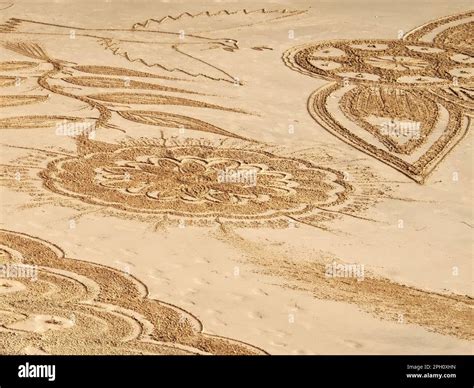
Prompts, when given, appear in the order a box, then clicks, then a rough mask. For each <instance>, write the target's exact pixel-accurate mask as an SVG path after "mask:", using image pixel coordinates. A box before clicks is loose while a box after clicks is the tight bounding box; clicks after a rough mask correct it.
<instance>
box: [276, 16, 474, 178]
mask: <svg viewBox="0 0 474 388" xmlns="http://www.w3.org/2000/svg"><path fill="white" fill-rule="evenodd" d="M473 20H474V12H469V13H465V14H462V15H456V16H451V17H447V18H444V19H440V20H437V21H434V22H431V23H428V24H426V25H424V26H421V27H419V28H417V29H415V30H413V31H412V32H410V33H408V34H406V35H404V36H403V37H402V38H401V39H399V40H344V41H341V40H338V41H326V42H320V43H315V44H307V45H304V46H299V47H294V48H292V49H290V50H288V51H287V52H286V53H285V54H284V57H283V59H284V61H285V63H286V64H287V65H288V66H289V67H290V68H292V69H294V70H296V71H299V72H301V73H303V74H306V75H310V76H312V77H316V78H324V79H327V80H330V81H332V82H331V83H330V84H327V85H325V86H323V87H322V88H320V89H318V90H316V91H315V92H314V93H313V94H312V95H311V96H310V98H309V100H308V111H309V112H310V114H311V115H312V116H313V118H314V119H315V120H316V121H317V122H318V123H319V124H320V125H322V126H323V127H324V128H326V129H327V130H328V131H329V132H331V133H332V134H334V135H336V136H337V137H338V138H340V139H341V140H343V141H344V142H346V143H348V144H350V145H352V146H353V147H355V148H357V149H359V150H361V151H362V152H364V153H366V154H368V155H371V156H373V157H375V158H377V159H379V160H380V161H382V162H384V163H386V164H388V165H389V166H391V167H393V168H396V169H397V170H399V171H401V172H402V173H404V174H405V175H407V176H408V177H410V178H411V179H413V180H415V181H416V182H418V183H423V182H424V180H425V179H426V177H427V176H428V175H429V174H430V172H431V171H432V170H433V169H434V168H435V167H436V165H437V164H438V163H439V162H441V160H443V158H444V157H445V156H446V155H447V154H448V153H449V152H450V151H451V150H452V149H453V147H454V146H455V145H456V144H457V143H458V142H459V141H460V140H461V139H462V138H463V137H464V136H465V134H466V133H467V131H468V129H469V127H470V125H471V119H472V115H473V114H474V57H473V54H474V53H473V50H472V48H471V47H472V45H471V44H470V43H469V42H470V40H472V36H473V34H472V32H473V31H472V30H473V29H474V22H473Z"/></svg>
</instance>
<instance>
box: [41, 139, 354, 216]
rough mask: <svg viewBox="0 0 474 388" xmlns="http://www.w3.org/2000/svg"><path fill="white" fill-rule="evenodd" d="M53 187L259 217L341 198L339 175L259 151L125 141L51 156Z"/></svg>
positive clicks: (125, 205) (121, 201)
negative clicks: (71, 154)
mask: <svg viewBox="0 0 474 388" xmlns="http://www.w3.org/2000/svg"><path fill="white" fill-rule="evenodd" d="M42 176H43V178H44V180H45V184H46V186H47V187H48V188H49V189H51V190H52V191H54V192H57V193H59V194H62V195H66V196H69V197H75V198H80V199H81V200H83V201H85V202H89V203H94V204H100V205H104V206H108V207H113V208H118V209H121V210H126V211H132V212H138V213H163V214H164V213H166V214H173V215H180V216H186V217H207V216H212V217H218V216H222V217H224V218H240V219H259V218H271V217H277V216H294V215H301V214H305V213H309V212H311V211H312V210H314V209H316V208H317V207H320V206H324V207H329V206H333V205H336V204H340V203H342V202H344V200H345V198H346V196H347V193H348V192H349V190H350V186H348V185H347V184H346V183H345V182H344V180H343V174H342V173H340V172H338V171H335V170H332V169H329V168H322V167H318V166H315V165H313V164H312V163H310V162H307V161H302V160H297V159H291V158H284V157H279V156H276V155H273V154H270V153H267V152H263V151H255V150H249V149H247V150H243V149H232V148H218V147H203V146H176V147H160V146H130V147H122V148H117V147H116V148H115V149H112V150H110V151H100V152H93V153H90V154H87V155H85V156H80V157H69V158H65V159H61V160H57V161H54V162H52V163H50V164H49V166H48V168H47V169H46V170H45V171H44V172H43V173H42Z"/></svg>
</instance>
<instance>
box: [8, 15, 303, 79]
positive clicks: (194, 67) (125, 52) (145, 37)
mask: <svg viewBox="0 0 474 388" xmlns="http://www.w3.org/2000/svg"><path fill="white" fill-rule="evenodd" d="M302 13H304V11H301V10H287V9H282V10H266V9H265V8H262V9H258V10H251V11H249V10H245V9H243V10H237V11H227V10H222V11H218V12H199V13H197V14H191V13H188V12H185V13H182V14H180V15H178V16H171V15H168V16H165V17H162V18H160V19H149V20H147V21H145V22H143V23H135V24H134V25H133V26H132V27H131V28H130V29H106V28H98V29H88V28H83V27H77V26H64V25H58V24H51V23H45V22H38V21H34V20H25V19H17V18H11V19H9V20H8V21H6V22H5V23H4V24H3V25H0V33H2V32H3V33H9V34H10V35H12V36H29V35H34V34H35V33H37V32H41V34H42V35H50V36H61V35H63V36H69V35H70V33H71V31H74V33H75V35H77V36H78V37H85V38H91V39H94V40H96V41H97V42H98V43H99V44H100V45H101V46H103V47H104V49H106V50H108V51H110V52H112V53H113V54H114V55H119V56H121V57H123V58H125V59H127V60H128V61H130V62H139V63H141V64H144V65H146V66H148V67H150V68H156V69H161V70H165V71H167V72H172V73H176V72H177V73H181V74H185V75H187V76H191V77H204V78H207V79H210V80H215V81H225V82H230V83H239V82H240V81H239V80H238V78H237V77H235V76H232V75H231V74H230V73H229V72H227V71H225V70H224V69H221V68H219V66H218V64H215V63H210V62H208V61H206V58H205V53H206V51H208V50H216V49H218V50H225V51H230V52H232V51H234V50H238V49H239V46H238V42H237V41H236V40H235V39H230V38H209V37H206V36H201V35H199V31H204V33H205V32H208V31H206V30H207V29H208V28H209V26H210V25H212V26H213V29H212V30H213V31H216V30H217V31H219V26H220V25H222V24H224V25H226V27H227V28H225V29H229V26H232V27H230V29H232V28H237V27H251V26H254V25H256V24H261V23H269V22H272V21H278V20H281V19H283V18H288V17H293V16H297V15H300V14H302ZM196 26H197V27H196ZM221 29H222V28H221ZM194 31H196V33H194ZM157 48H158V49H157Z"/></svg>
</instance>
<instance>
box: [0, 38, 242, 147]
mask: <svg viewBox="0 0 474 388" xmlns="http://www.w3.org/2000/svg"><path fill="white" fill-rule="evenodd" d="M5 48H7V49H9V50H11V51H12V52H15V53H18V54H21V55H24V56H27V57H29V58H32V59H36V60H38V61H40V62H39V63H41V61H42V62H46V63H48V64H49V65H50V66H51V67H52V69H51V70H48V71H45V72H44V73H42V75H41V76H39V77H38V78H37V84H38V86H40V87H41V88H42V89H43V90H45V91H48V92H50V93H52V94H56V95H59V96H64V97H67V98H71V99H75V100H77V101H80V102H82V103H84V104H86V105H87V106H88V107H90V108H92V109H95V110H97V111H98V113H99V116H98V117H97V118H96V119H95V120H94V121H95V122H94V128H95V129H99V128H101V127H103V128H115V129H119V128H117V127H116V126H115V125H113V124H111V123H110V122H109V121H110V120H111V119H112V115H113V113H116V114H118V115H120V116H121V117H123V118H125V119H127V120H130V121H134V122H138V123H143V122H144V121H145V124H147V125H156V126H162V127H170V128H186V129H191V130H197V131H203V132H211V133H216V134H220V135H224V136H230V137H236V138H242V139H244V137H241V136H239V135H236V134H233V133H231V132H229V131H226V130H224V129H221V128H218V127H216V126H214V125H212V124H209V123H206V122H204V121H201V120H198V119H194V118H191V117H188V116H184V115H177V114H170V113H166V112H160V111H156V110H150V111H143V112H142V111H140V112H136V111H134V110H130V108H129V106H128V105H129V104H135V105H137V104H138V105H149V106H154V107H159V106H163V105H177V106H185V107H195V108H206V109H214V110H215V109H217V110H222V111H230V112H236V113H240V114H248V112H244V111H242V110H239V109H233V108H227V107H223V106H218V105H215V104H208V103H205V102H202V101H197V100H192V99H189V98H181V97H176V96H170V95H161V94H147V93H130V92H129V87H130V88H132V89H133V88H140V89H149V90H160V91H166V92H179V93H188V94H190V93H191V94H192V93H194V94H197V93H195V92H192V91H188V90H183V89H179V88H171V87H165V86H162V85H157V84H151V83H145V82H142V81H138V80H131V79H130V77H147V78H152V77H154V78H161V77H160V76H154V75H153V74H149V73H142V72H135V71H133V70H130V71H128V70H127V69H124V68H111V67H101V66H99V67H96V66H72V67H71V66H69V64H67V63H65V62H64V61H61V60H57V59H52V58H51V57H50V56H49V55H48V54H47V53H46V52H45V50H44V49H43V48H42V47H41V46H40V45H38V44H36V43H24V42H14V43H11V42H8V43H6V44H5ZM35 65H37V63H35ZM25 66H30V62H12V63H6V64H5V65H4V68H5V71H12V70H16V69H19V68H23V67H25ZM74 70H77V71H79V72H87V73H93V74H96V75H99V74H104V72H105V73H106V74H109V75H118V76H120V77H122V78H111V77H81V76H77V77H75V76H69V77H64V78H62V77H61V79H62V80H63V81H64V82H66V83H71V84H75V85H83V86H86V87H88V88H107V89H113V90H114V91H112V92H110V93H101V94H92V95H84V94H80V93H74V92H71V91H69V89H68V88H67V87H65V86H62V85H59V84H57V82H56V79H57V78H56V77H57V76H58V75H59V76H62V75H66V74H69V75H70V74H71V72H72V71H74ZM124 77H126V78H124ZM115 90H117V92H115ZM4 99H5V105H6V104H7V101H9V102H8V103H9V104H10V105H11V104H14V103H19V102H20V101H23V102H22V103H27V102H26V101H28V103H33V102H41V101H44V100H45V99H46V97H43V96H37V97H36V101H35V100H34V97H32V96H28V95H25V96H6V97H4ZM1 106H3V105H2V104H1V103H0V107H1ZM143 117H148V118H147V119H143ZM150 117H152V119H150ZM50 119H51V122H53V121H54V117H52V116H51V117H50ZM2 120H4V121H0V128H11V127H9V126H8V125H9V124H10V123H21V122H23V123H24V125H23V127H24V128H37V127H40V126H41V125H43V120H42V118H41V119H40V122H39V123H37V124H35V123H34V122H35V117H34V116H31V117H24V116H20V117H8V118H5V119H2ZM68 120H70V121H80V120H81V119H80V118H78V117H72V118H70V119H68ZM2 124H3V125H2ZM17 127H19V126H18V125H15V128H17ZM120 130H121V131H124V130H123V129H120Z"/></svg>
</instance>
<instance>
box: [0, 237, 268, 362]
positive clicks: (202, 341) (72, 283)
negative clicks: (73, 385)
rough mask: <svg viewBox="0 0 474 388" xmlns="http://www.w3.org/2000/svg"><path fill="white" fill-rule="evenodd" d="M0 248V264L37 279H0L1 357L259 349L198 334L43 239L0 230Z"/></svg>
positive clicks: (124, 283)
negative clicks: (30, 273) (27, 270)
mask: <svg viewBox="0 0 474 388" xmlns="http://www.w3.org/2000/svg"><path fill="white" fill-rule="evenodd" d="M0 253H1V256H0V260H1V263H2V265H3V266H6V265H10V266H11V267H13V266H17V267H16V268H17V269H19V268H21V266H25V267H27V266H29V267H34V268H37V278H22V277H17V278H14V279H13V278H11V279H10V278H9V279H3V278H2V279H0V295H1V298H0V353H2V354H22V353H23V354H25V353H27V354H44V353H48V354H209V353H212V354H264V352H263V351H262V350H260V349H258V348H255V347H252V346H250V345H247V344H245V343H241V342H238V341H234V340H231V339H227V338H221V337H217V336H212V335H207V334H204V333H203V332H202V324H201V323H200V322H199V320H197V318H195V317H194V316H192V315H191V314H189V313H187V312H186V311H184V310H181V309H180V308H178V307H176V306H173V305H169V304H166V303H164V302H161V301H157V300H153V299H149V298H148V297H147V293H148V291H147V289H146V286H145V285H144V284H142V283H141V282H140V281H139V280H138V279H136V278H134V277H133V276H131V275H128V274H126V273H124V272H121V271H119V270H116V269H113V268H109V267H105V266H102V265H98V264H92V263H90V262H86V261H80V260H73V259H70V258H66V257H64V253H63V252H62V251H61V249H60V248H59V247H56V246H54V245H53V244H50V243H48V242H45V241H43V240H39V239H37V238H34V237H31V236H27V235H24V234H20V233H15V232H11V231H5V230H1V231H0Z"/></svg>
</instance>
